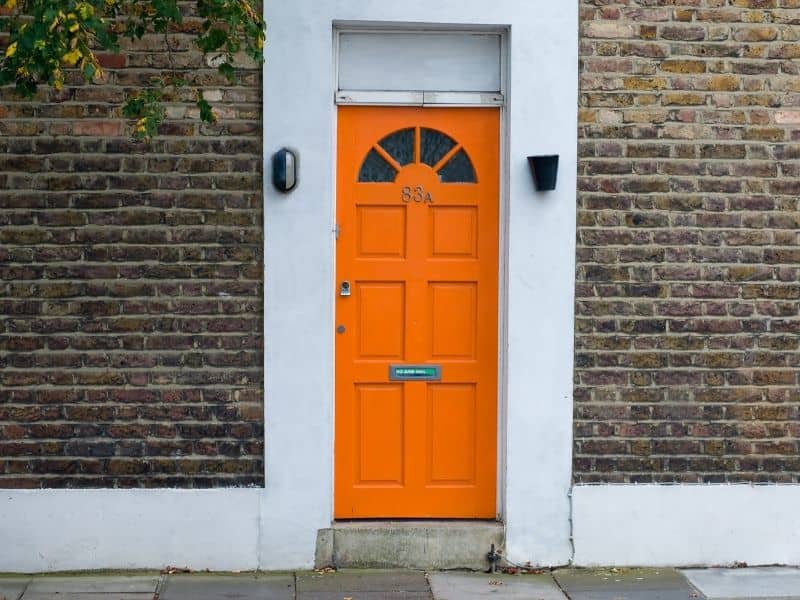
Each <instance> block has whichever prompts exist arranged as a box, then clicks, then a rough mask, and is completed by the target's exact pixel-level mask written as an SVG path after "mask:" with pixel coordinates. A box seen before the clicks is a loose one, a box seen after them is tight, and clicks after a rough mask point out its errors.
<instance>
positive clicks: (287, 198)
mask: <svg viewBox="0 0 800 600" xmlns="http://www.w3.org/2000/svg"><path fill="white" fill-rule="evenodd" d="M267 21H268V23H269V26H270V35H269V39H270V45H269V52H268V56H269V58H268V64H267V67H266V70H265V81H266V84H265V102H264V132H265V159H267V160H268V158H269V156H270V155H271V154H272V153H274V152H275V151H277V150H278V149H279V148H281V147H283V146H289V147H292V148H295V149H297V151H298V152H299V155H300V165H301V170H300V181H299V185H298V188H297V190H296V191H295V192H293V193H291V194H289V195H281V194H278V193H276V192H275V191H274V190H273V189H271V188H270V187H269V185H266V186H265V207H264V212H265V271H266V272H265V288H266V289H265V344H266V357H265V370H266V390H265V391H266V394H265V395H266V415H267V419H266V423H267V429H266V445H267V452H266V453H267V456H266V463H267V466H266V469H267V484H266V485H267V496H268V497H270V496H271V497H272V498H273V499H274V500H277V499H278V498H281V501H280V502H279V505H280V506H291V504H292V502H293V501H294V500H299V499H301V498H302V499H303V501H304V507H305V506H309V505H311V504H313V510H311V511H309V512H308V513H306V518H307V520H308V525H309V527H308V529H307V530H306V531H304V532H303V535H305V536H307V537H306V538H305V540H304V541H303V543H304V544H305V545H306V547H308V548H311V547H312V543H313V540H314V536H315V534H316V530H318V529H323V528H327V527H330V524H331V515H332V489H333V481H332V472H333V469H332V464H333V446H334V443H333V437H332V434H333V408H334V397H333V389H334V386H333V383H334V368H333V364H334V353H333V348H334V335H335V334H334V329H335V323H334V320H333V319H334V308H333V307H334V290H335V273H334V270H333V266H334V258H335V240H334V235H333V231H334V228H335V223H334V215H335V201H336V199H335V194H334V189H335V185H334V182H335V172H334V168H335V148H336V139H335V123H336V104H335V101H334V100H335V98H336V97H337V96H336V92H337V87H338V86H337V64H338V62H337V56H336V48H337V46H336V44H335V43H334V42H335V40H334V36H335V35H336V32H337V30H338V28H341V29H342V30H346V31H353V30H358V29H360V28H362V29H364V30H369V31H375V30H384V31H387V32H391V31H392V30H396V31H402V32H404V33H405V34H409V33H411V34H413V32H414V30H415V29H417V30H419V31H420V32H423V31H428V32H430V31H431V30H435V31H438V32H441V31H447V30H452V31H458V30H469V31H481V30H486V31H495V32H497V31H503V32H504V33H505V44H506V47H505V52H506V55H505V56H506V61H507V70H506V72H505V73H504V77H505V78H506V81H505V84H506V85H505V89H504V90H503V91H504V92H505V106H504V109H503V111H504V115H503V118H504V130H505V136H504V138H505V139H504V146H505V147H504V152H505V156H504V158H505V173H504V181H503V196H504V203H505V211H504V212H505V223H506V225H505V230H504V232H503V233H504V245H505V248H504V249H501V253H503V252H505V261H504V262H505V264H504V268H505V271H506V273H504V274H501V278H500V279H501V282H502V281H503V280H505V289H504V290H503V292H501V302H502V303H503V304H504V305H505V306H504V309H505V310H504V319H505V324H502V323H501V328H503V329H504V330H505V335H501V339H502V340H503V342H504V345H505V348H503V349H502V350H501V352H503V354H504V357H505V360H504V365H503V369H502V370H501V371H500V379H501V380H502V382H503V386H502V387H503V388H504V389H503V390H502V392H503V394H502V395H503V396H504V402H503V405H502V406H501V412H500V414H501V429H502V431H501V435H500V438H501V439H502V440H504V446H505V447H504V448H503V449H501V451H502V454H503V455H504V459H503V460H502V461H501V462H502V465H503V473H502V475H501V478H500V481H501V488H502V489H501V490H500V492H501V493H500V497H501V498H503V501H502V505H501V506H500V507H499V511H498V512H499V513H500V514H501V516H502V518H503V521H504V523H505V525H506V539H507V552H508V554H509V556H510V557H511V558H512V559H513V560H517V561H531V562H532V563H535V564H541V565H555V564H565V563H567V562H568V561H569V560H570V558H571V545H570V504H569V491H570V476H571V443H572V434H571V431H572V360H573V321H574V319H573V297H574V271H575V267H574V264H575V257H574V256H575V251H574V249H575V192H576V189H575V188H576V181H575V177H574V173H575V172H576V169H577V166H576V161H577V158H576V152H577V87H578V72H577V60H578V59H577V50H578V13H577V3H575V5H574V6H573V5H572V3H552V2H546V1H544V0H541V1H539V0H537V1H526V2H521V1H519V0H516V1H512V0H498V1H494V2H486V1H485V0H466V1H453V0H448V1H443V2H436V3H431V2H427V1H425V0H410V1H406V2H401V3H387V2H375V1H368V0H341V1H319V0H299V1H296V2H293V3H290V4H286V3H282V4H280V5H279V4H273V5H270V6H268V7H267ZM355 44H356V45H357V44H358V42H355ZM345 51H347V49H345ZM390 58H391V55H389V57H388V59H390ZM475 62H476V65H480V60H476V61H475ZM367 67H369V65H367ZM342 78H343V79H346V80H347V81H351V80H352V77H351V73H350V72H349V71H347V72H345V73H343V77H342ZM403 79H404V75H403V74H402V73H398V75H397V78H396V79H394V80H393V81H402V80H403ZM475 80H476V81H477V82H480V81H484V79H482V78H480V77H476V78H475ZM344 85H347V84H346V83H345V84H344ZM344 85H343V87H344ZM390 85H392V83H391V82H390V84H389V85H386V86H385V87H389V86H390ZM397 85H398V87H400V88H401V89H402V88H403V87H404V86H403V84H402V83H398V84H397ZM351 87H357V86H351ZM408 87H412V88H419V87H420V86H419V85H417V84H414V83H411V84H408ZM476 87H480V83H476ZM397 97H398V96H396V95H395V96H394V97H393V99H389V100H385V99H384V98H379V102H380V103H386V104H392V103H398V102H397ZM338 99H339V100H341V98H338ZM384 101H385V102H384ZM408 103H415V100H414V98H408ZM536 154H558V155H560V173H561V177H560V180H559V184H558V187H557V190H556V191H554V192H548V193H537V192H536V191H535V190H534V188H533V183H532V179H531V174H530V171H529V169H528V165H527V160H526V157H527V156H528V155H536ZM501 285H502V284H501ZM287 448H292V449H293V453H292V456H291V457H287V455H286V449H287ZM309 498H313V499H314V500H313V502H308V500H309ZM284 499H285V502H284ZM274 500H273V502H274ZM263 514H264V519H265V527H264V532H265V534H266V532H267V531H270V530H275V528H276V527H281V528H282V529H283V525H282V519H285V518H286V517H287V516H288V515H287V514H283V515H281V514H280V513H275V512H274V505H272V506H271V505H270V503H269V502H267V503H266V504H265V505H264V508H263ZM290 514H292V515H293V516H295V517H296V516H297V511H296V510H291V513H290ZM273 518H274V519H276V521H274V522H270V521H271V520H272V519H273ZM295 535H296V533H295Z"/></svg>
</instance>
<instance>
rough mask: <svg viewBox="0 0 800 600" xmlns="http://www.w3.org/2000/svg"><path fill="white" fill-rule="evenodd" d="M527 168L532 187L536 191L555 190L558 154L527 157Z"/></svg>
mask: <svg viewBox="0 0 800 600" xmlns="http://www.w3.org/2000/svg"><path fill="white" fill-rule="evenodd" d="M528 166H529V167H530V169H531V175H533V185H534V186H535V187H536V191H539V192H550V191H552V190H554V189H556V179H557V176H558V154H550V155H547V156H529V157H528Z"/></svg>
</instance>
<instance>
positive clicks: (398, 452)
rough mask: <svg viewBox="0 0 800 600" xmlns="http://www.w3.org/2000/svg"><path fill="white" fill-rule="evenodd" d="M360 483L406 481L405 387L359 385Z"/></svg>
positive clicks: (358, 441) (358, 483) (358, 450)
mask: <svg viewBox="0 0 800 600" xmlns="http://www.w3.org/2000/svg"><path fill="white" fill-rule="evenodd" d="M355 393H356V407H357V414H356V415H355V418H356V419H357V420H358V436H357V437H356V442H357V444H358V447H357V448H356V456H358V457H359V462H358V466H359V469H358V474H357V485H365V484H366V485H388V486H400V485H402V484H403V432H404V431H405V424H404V423H403V417H404V412H405V409H404V406H403V387H402V386H401V385H369V384H365V385H359V386H356V389H355Z"/></svg>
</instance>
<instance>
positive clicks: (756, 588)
mask: <svg viewBox="0 0 800 600" xmlns="http://www.w3.org/2000/svg"><path fill="white" fill-rule="evenodd" d="M683 574H684V575H686V577H687V578H688V579H689V581H691V582H692V583H693V584H694V585H695V586H696V587H697V588H698V589H699V590H700V591H701V592H703V593H704V594H705V595H706V596H707V597H708V598H710V599H713V600H718V599H719V600H723V599H724V600H733V599H735V598H749V599H751V600H763V599H767V598H780V599H781V600H790V599H791V600H800V569H793V568H789V567H750V568H744V569H686V570H684V571H683Z"/></svg>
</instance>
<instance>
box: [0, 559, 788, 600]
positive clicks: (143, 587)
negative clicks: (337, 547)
mask: <svg viewBox="0 0 800 600" xmlns="http://www.w3.org/2000/svg"><path fill="white" fill-rule="evenodd" d="M234 598H235V599H238V600H378V599H387V600H400V599H421V598H425V599H427V600H480V599H484V598H489V599H492V600H503V599H506V598H508V599H526V600H687V599H706V600H744V599H749V600H767V599H769V600H775V599H779V600H800V569H796V568H788V567H762V568H737V569H719V568H716V569H686V570H677V569H667V568H664V569H652V568H651V569H627V568H626V569H623V568H613V569H609V568H606V569H556V570H552V571H551V570H541V571H537V572H535V573H530V574H520V573H517V574H508V573H494V574H488V573H470V572H461V571H447V572H429V573H424V572H422V571H401V570H383V571H382V570H351V569H346V570H341V571H333V570H330V569H325V570H321V571H298V572H287V573H271V572H268V573H241V574H235V573H226V574H223V573H188V574H187V573H167V574H161V573H141V572H138V573H131V574H124V573H121V574H118V573H114V574H78V575H0V600H217V599H220V600H225V599H234Z"/></svg>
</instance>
